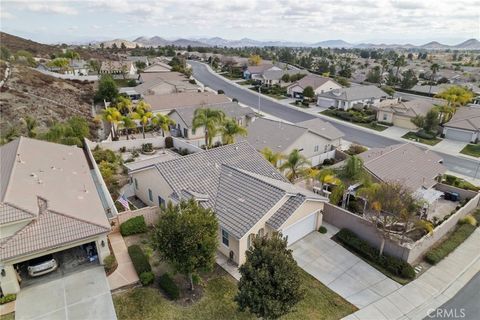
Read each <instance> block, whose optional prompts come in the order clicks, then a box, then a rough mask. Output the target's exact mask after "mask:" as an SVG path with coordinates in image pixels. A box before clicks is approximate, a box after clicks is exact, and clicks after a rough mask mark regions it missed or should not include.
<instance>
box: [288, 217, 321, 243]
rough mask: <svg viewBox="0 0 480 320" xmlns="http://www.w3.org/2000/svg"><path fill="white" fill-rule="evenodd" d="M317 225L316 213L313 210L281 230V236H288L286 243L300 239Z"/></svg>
mask: <svg viewBox="0 0 480 320" xmlns="http://www.w3.org/2000/svg"><path fill="white" fill-rule="evenodd" d="M316 225H317V213H316V212H314V213H312V214H310V215H308V216H306V217H305V218H303V219H302V220H300V221H297V222H296V223H295V224H293V225H291V226H290V227H288V228H286V229H284V230H283V236H287V237H288V245H291V244H293V243H294V242H295V241H297V240H300V239H301V238H303V237H305V236H306V235H307V234H309V233H310V232H312V231H315V229H316Z"/></svg>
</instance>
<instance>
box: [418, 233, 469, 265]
mask: <svg viewBox="0 0 480 320" xmlns="http://www.w3.org/2000/svg"><path fill="white" fill-rule="evenodd" d="M475 228H476V227H475V226H472V225H471V224H462V225H460V226H459V227H457V228H456V229H455V231H453V232H452V233H451V234H450V235H449V236H448V238H447V239H446V240H444V241H443V242H442V243H440V245H438V246H437V247H436V248H434V249H432V250H430V251H428V252H427V254H426V255H425V260H426V261H427V262H428V263H430V264H433V265H435V264H437V263H438V262H440V260H442V259H443V258H445V257H446V256H448V255H449V254H450V253H451V252H452V251H453V250H455V249H456V248H457V247H458V246H459V245H461V244H462V243H463V241H465V240H466V239H467V238H468V237H469V236H470V235H471V234H472V233H473V232H474V231H475Z"/></svg>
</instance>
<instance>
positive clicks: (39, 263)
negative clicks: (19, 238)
mask: <svg viewBox="0 0 480 320" xmlns="http://www.w3.org/2000/svg"><path fill="white" fill-rule="evenodd" d="M57 268H58V263H57V260H55V258H53V256H52V255H51V254H49V255H46V256H43V257H39V258H35V259H32V260H30V261H29V262H28V274H29V275H30V277H38V276H41V275H44V274H47V273H50V272H52V271H55V270H57Z"/></svg>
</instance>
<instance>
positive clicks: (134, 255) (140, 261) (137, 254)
mask: <svg viewBox="0 0 480 320" xmlns="http://www.w3.org/2000/svg"><path fill="white" fill-rule="evenodd" d="M128 254H129V256H130V259H132V263H133V267H134V268H135V271H137V274H138V275H140V274H142V273H143V272H150V271H152V267H151V266H150V263H149V262H148V258H147V256H146V255H145V254H144V253H143V250H142V248H140V247H139V246H138V245H136V244H134V245H131V246H130V247H128Z"/></svg>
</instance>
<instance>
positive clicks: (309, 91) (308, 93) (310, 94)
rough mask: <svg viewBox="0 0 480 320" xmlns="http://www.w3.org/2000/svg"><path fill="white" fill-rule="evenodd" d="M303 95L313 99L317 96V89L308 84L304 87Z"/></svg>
mask: <svg viewBox="0 0 480 320" xmlns="http://www.w3.org/2000/svg"><path fill="white" fill-rule="evenodd" d="M303 96H304V97H307V98H310V99H313V98H314V97H315V91H314V90H313V88H312V87H311V86H307V87H305V89H303Z"/></svg>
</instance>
